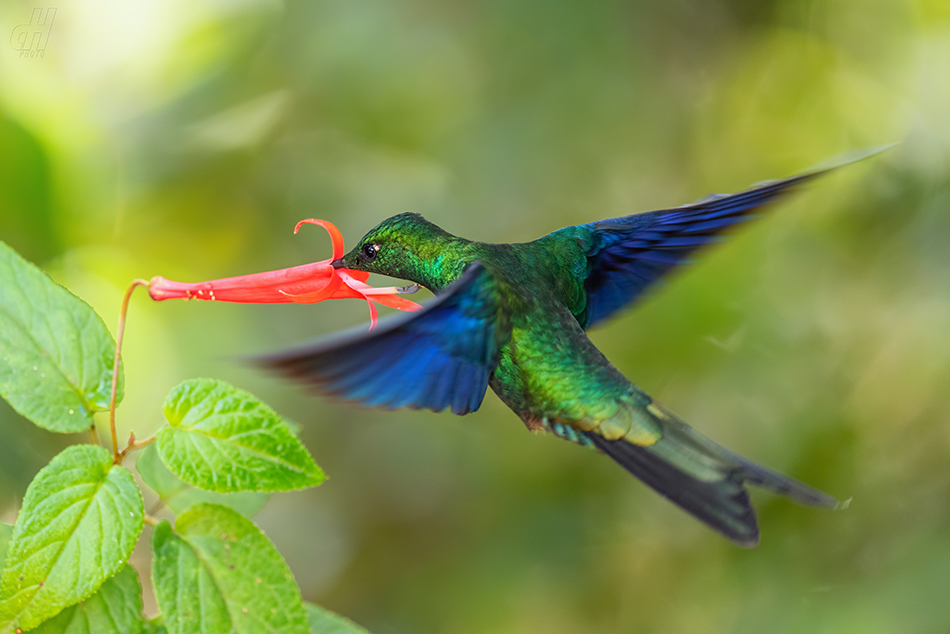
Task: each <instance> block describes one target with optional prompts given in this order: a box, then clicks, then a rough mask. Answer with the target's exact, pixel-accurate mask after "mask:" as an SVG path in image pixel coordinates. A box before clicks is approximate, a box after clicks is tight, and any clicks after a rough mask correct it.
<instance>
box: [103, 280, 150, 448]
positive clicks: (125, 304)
mask: <svg viewBox="0 0 950 634" xmlns="http://www.w3.org/2000/svg"><path fill="white" fill-rule="evenodd" d="M136 286H145V287H146V288H147V287H148V280H142V279H135V280H133V281H132V283H131V284H130V285H129V287H128V288H127V289H126V290H125V296H124V297H123V298H122V307H121V308H120V309H119V331H118V332H117V333H116V338H115V361H114V362H113V363H112V393H111V394H110V396H109V429H110V430H111V431H112V457H113V460H114V461H115V463H116V464H119V463H120V462H122V457H121V456H120V454H119V438H118V437H117V436H116V432H115V392H116V390H117V389H118V387H119V360H120V359H121V356H122V337H123V336H124V335H125V315H126V313H128V312H129V300H130V299H131V298H132V291H134V290H135V287H136Z"/></svg>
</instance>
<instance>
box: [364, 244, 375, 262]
mask: <svg viewBox="0 0 950 634" xmlns="http://www.w3.org/2000/svg"><path fill="white" fill-rule="evenodd" d="M378 252H379V249H378V248H377V246H376V245H375V244H367V245H366V246H365V247H363V257H364V258H366V261H367V262H372V261H373V260H374V259H376V254H377V253H378Z"/></svg>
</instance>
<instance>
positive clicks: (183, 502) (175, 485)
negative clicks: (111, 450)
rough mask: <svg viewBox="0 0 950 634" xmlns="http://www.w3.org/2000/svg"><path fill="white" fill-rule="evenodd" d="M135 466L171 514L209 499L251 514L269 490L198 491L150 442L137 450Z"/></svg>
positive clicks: (247, 514) (245, 514) (257, 508)
mask: <svg viewBox="0 0 950 634" xmlns="http://www.w3.org/2000/svg"><path fill="white" fill-rule="evenodd" d="M135 470H136V471H138V472H139V475H140V476H142V481H143V482H144V483H145V484H146V485H147V486H148V487H149V488H150V489H152V490H153V491H154V492H155V493H156V495H158V497H159V499H161V500H162V501H163V502H164V503H165V504H166V505H168V508H170V509H171V510H172V512H173V513H174V514H175V515H181V514H182V513H184V512H185V511H187V510H188V509H189V508H191V507H192V506H194V505H195V504H200V503H202V502H210V503H212V504H221V505H222V506H227V507H229V508H232V509H234V510H235V511H237V512H238V513H240V514H241V515H243V516H244V517H247V518H251V517H254V516H255V515H257V513H258V511H260V510H261V509H262V508H264V505H265V504H267V500H269V499H270V493H257V492H254V491H239V492H237V493H213V492H211V491H202V490H201V489H198V488H196V487H193V486H191V485H190V484H188V483H187V482H182V481H181V480H180V479H179V478H178V476H176V475H175V474H174V473H172V472H171V471H169V470H168V467H166V466H165V464H164V463H163V462H162V459H161V457H160V456H159V455H158V446H157V445H156V444H155V443H152V444H151V445H149V446H148V447H146V448H145V450H144V451H142V452H141V453H139V454H138V458H137V460H136V461H135Z"/></svg>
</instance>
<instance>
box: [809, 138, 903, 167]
mask: <svg viewBox="0 0 950 634" xmlns="http://www.w3.org/2000/svg"><path fill="white" fill-rule="evenodd" d="M900 144H901V142H900V141H895V142H893V143H885V144H884V145H875V146H872V147H866V148H861V149H858V150H849V151H847V152H843V153H841V154H837V155H835V156H833V157H831V158H829V159H825V160H824V161H822V162H820V163H818V164H817V165H815V166H813V167H812V168H811V169H810V170H808V172H809V173H813V174H822V173H825V172H830V171H834V170H836V169H838V168H840V167H845V166H847V165H851V164H852V163H858V162H860V161H863V160H865V159H869V158H871V157H873V156H877V155H878V154H882V153H883V152H886V151H887V150H890V149H891V148H893V147H895V146H898V145H900Z"/></svg>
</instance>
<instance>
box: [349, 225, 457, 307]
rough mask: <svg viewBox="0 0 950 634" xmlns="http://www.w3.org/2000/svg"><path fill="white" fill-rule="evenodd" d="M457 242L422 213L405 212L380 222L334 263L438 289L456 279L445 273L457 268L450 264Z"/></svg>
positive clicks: (452, 260)
mask: <svg viewBox="0 0 950 634" xmlns="http://www.w3.org/2000/svg"><path fill="white" fill-rule="evenodd" d="M458 242H461V239H460V238H457V237H456V236H453V235H452V234H450V233H448V232H447V231H445V230H443V229H442V228H440V227H439V226H437V225H434V224H432V223H431V222H429V221H428V220H426V219H425V218H423V217H422V216H421V215H419V214H416V213H404V214H399V215H396V216H392V217H391V218H387V219H386V220H384V221H382V222H381V223H379V224H378V225H377V226H376V227H374V228H373V229H371V230H370V231H369V233H367V234H366V235H365V236H363V238H362V239H361V240H360V242H359V244H357V245H356V246H355V247H354V248H353V249H352V250H351V251H350V252H349V253H347V254H346V255H344V256H343V257H342V258H339V259H338V260H334V261H333V262H332V263H331V264H332V265H333V266H334V267H336V268H347V269H355V270H357V271H367V272H369V273H379V274H380V275H388V276H390V277H397V278H400V279H404V280H410V281H412V282H415V283H417V284H421V285H423V286H425V287H426V288H429V289H430V290H433V291H436V290H440V289H441V288H443V287H444V286H446V285H447V284H448V283H450V282H451V281H452V279H454V278H451V279H450V278H447V277H446V276H447V275H450V274H451V272H454V269H455V268H456V267H454V266H450V265H451V263H452V262H454V261H455V260H456V258H452V257H451V255H452V254H453V253H454V252H455V251H457V249H453V247H455V246H456V243H458ZM450 269H451V271H450ZM460 271H461V269H460ZM460 271H459V272H460Z"/></svg>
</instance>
